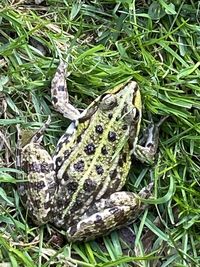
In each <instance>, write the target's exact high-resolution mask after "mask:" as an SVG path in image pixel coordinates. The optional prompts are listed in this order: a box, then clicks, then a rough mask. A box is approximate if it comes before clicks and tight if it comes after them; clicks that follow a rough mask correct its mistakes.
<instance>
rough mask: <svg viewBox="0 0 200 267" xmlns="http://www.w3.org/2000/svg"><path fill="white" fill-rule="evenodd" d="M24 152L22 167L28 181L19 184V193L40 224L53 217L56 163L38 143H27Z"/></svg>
mask: <svg viewBox="0 0 200 267" xmlns="http://www.w3.org/2000/svg"><path fill="white" fill-rule="evenodd" d="M22 152H23V153H22V154H23V158H22V167H23V170H24V171H25V172H26V174H27V175H26V177H25V179H26V180H28V181H26V180H25V181H24V183H22V184H21V185H19V193H20V195H21V197H22V200H23V202H24V206H25V207H27V209H28V212H29V214H30V216H31V217H32V218H33V220H34V221H35V223H36V224H39V225H40V224H43V223H46V222H47V221H49V220H50V218H51V217H52V208H53V207H54V202H55V192H56V182H55V171H54V164H53V160H52V158H51V156H50V155H49V154H48V152H47V151H46V150H45V149H44V148H43V147H42V146H41V145H40V144H38V143H30V144H28V145H26V146H25V147H24V148H23V151H22Z"/></svg>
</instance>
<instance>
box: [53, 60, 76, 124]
mask: <svg viewBox="0 0 200 267" xmlns="http://www.w3.org/2000/svg"><path fill="white" fill-rule="evenodd" d="M66 74H67V73H66V64H65V63H64V62H63V61H61V62H60V65H59V66H58V68H57V71H56V73H55V76H54V78H53V80H52V82H51V97H52V103H53V105H54V108H55V109H56V110H57V111H58V112H60V113H62V114H63V116H64V117H66V118H68V119H70V120H77V119H78V118H79V117H80V112H79V111H78V109H76V108H75V107H74V106H72V105H71V104H70V103H69V94H68V91H67V82H66V77H65V76H66Z"/></svg>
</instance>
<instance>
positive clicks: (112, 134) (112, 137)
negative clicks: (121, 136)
mask: <svg viewBox="0 0 200 267" xmlns="http://www.w3.org/2000/svg"><path fill="white" fill-rule="evenodd" d="M116 139H117V134H116V133H115V132H112V131H109V133H108V140H109V141H111V142H114V141H116Z"/></svg>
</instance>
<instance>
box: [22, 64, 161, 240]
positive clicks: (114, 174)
mask: <svg viewBox="0 0 200 267" xmlns="http://www.w3.org/2000/svg"><path fill="white" fill-rule="evenodd" d="M66 74H67V73H66V65H65V63H64V62H61V63H60V65H59V66H58V69H57V71H56V74H55V76H54V78H53V80H52V87H51V95H52V103H53V105H54V108H55V109H56V110H57V111H59V112H61V113H62V114H63V115H64V116H65V117H66V118H68V119H70V120H71V121H72V122H71V124H70V126H69V127H68V128H67V130H66V132H65V133H64V134H63V135H62V137H61V138H60V140H59V141H58V144H57V146H56V149H55V152H54V154H53V155H50V154H49V153H48V152H47V151H46V150H45V149H44V147H43V146H42V145H41V140H42V137H43V133H44V131H45V129H46V128H47V127H48V125H49V123H50V119H48V121H47V122H46V123H45V124H44V126H43V127H42V128H41V129H39V130H38V132H36V133H35V134H34V136H33V137H32V138H31V140H30V142H29V143H28V144H26V145H25V146H24V147H23V148H22V149H21V152H20V154H21V155H20V157H21V158H20V162H21V163H20V164H21V166H22V168H23V170H24V171H25V173H26V176H27V180H28V181H25V182H24V183H23V184H21V186H20V189H19V191H20V194H21V196H22V199H23V202H24V205H25V206H26V207H27V209H28V213H29V215H30V216H31V217H32V219H33V221H34V222H35V223H36V224H37V225H42V224H45V223H47V222H50V223H53V224H54V225H55V226H56V227H59V228H62V229H65V230H66V234H67V238H68V240H69V241H73V242H74V241H77V240H90V239H94V238H96V237H97V236H99V235H104V234H107V233H109V232H110V231H112V230H113V229H117V228H120V227H121V226H123V225H126V224H129V223H131V222H133V221H134V220H135V218H136V217H138V213H139V212H140V211H141V210H143V209H144V207H145V205H144V204H142V203H141V197H142V198H148V197H149V196H150V194H151V188H152V183H151V184H150V185H149V186H147V187H146V188H144V189H142V191H141V192H139V194H135V193H133V192H126V191H120V190H121V189H122V188H123V186H124V184H125V181H126V178H127V175H128V172H129V169H130V166H131V156H132V155H134V156H136V157H138V158H139V159H140V160H141V161H147V162H149V161H151V160H152V159H153V157H154V155H155V153H156V149H157V141H156V140H157V138H156V136H157V134H156V132H157V131H155V127H154V126H152V127H150V128H149V131H148V133H149V134H148V136H147V137H146V140H145V144H144V146H141V145H140V144H139V142H138V135H139V131H140V124H141V118H142V104H141V96H140V90H139V87H138V85H137V83H136V82H135V81H131V80H129V81H127V82H126V83H124V84H121V85H118V86H117V87H115V88H114V89H113V90H109V91H107V92H105V93H104V94H102V95H100V96H99V97H97V98H96V99H95V100H94V101H93V102H92V103H91V104H90V105H89V106H88V108H86V109H85V110H84V111H82V112H79V110H78V109H76V108H75V107H74V106H73V105H71V104H70V103H69V96H68V91H67V84H66Z"/></svg>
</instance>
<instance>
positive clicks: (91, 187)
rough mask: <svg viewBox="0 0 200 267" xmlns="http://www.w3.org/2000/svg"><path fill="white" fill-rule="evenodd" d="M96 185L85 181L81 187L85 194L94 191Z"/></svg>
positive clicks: (93, 182) (89, 180)
mask: <svg viewBox="0 0 200 267" xmlns="http://www.w3.org/2000/svg"><path fill="white" fill-rule="evenodd" d="M96 186H97V183H96V182H95V181H92V180H91V179H89V178H88V179H86V180H85V182H84V185H83V189H84V190H85V191H87V192H91V191H94V190H95V189H96Z"/></svg>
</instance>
